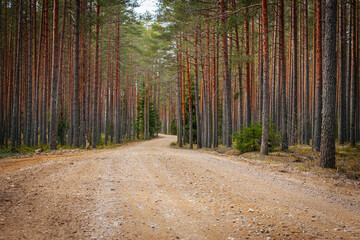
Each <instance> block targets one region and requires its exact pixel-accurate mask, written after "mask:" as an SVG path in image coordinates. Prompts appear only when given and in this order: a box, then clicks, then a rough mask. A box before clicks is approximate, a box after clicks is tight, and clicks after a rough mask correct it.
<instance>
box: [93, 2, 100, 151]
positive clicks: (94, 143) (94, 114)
mask: <svg viewBox="0 0 360 240" xmlns="http://www.w3.org/2000/svg"><path fill="white" fill-rule="evenodd" d="M99 17H100V5H99V3H97V6H96V27H95V39H96V40H95V41H96V42H95V78H94V97H93V101H94V105H93V127H92V147H93V148H96V144H97V142H98V137H99V136H98V132H97V122H98V119H97V118H98V114H97V113H98V88H99V86H98V85H99V33H100V23H99V21H100V19H99Z"/></svg>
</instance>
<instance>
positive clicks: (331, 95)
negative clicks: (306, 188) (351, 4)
mask: <svg viewBox="0 0 360 240" xmlns="http://www.w3.org/2000/svg"><path fill="white" fill-rule="evenodd" d="M324 7H325V24H324V28H325V29H324V30H325V34H324V37H325V38H324V74H323V76H324V79H323V80H324V82H323V83H324V85H323V99H322V100H323V108H322V116H323V119H322V126H321V133H322V134H321V147H320V166H321V167H324V168H335V135H336V126H335V124H336V111H335V105H336V76H337V73H336V70H337V54H336V20H337V0H326V2H325V6H324Z"/></svg>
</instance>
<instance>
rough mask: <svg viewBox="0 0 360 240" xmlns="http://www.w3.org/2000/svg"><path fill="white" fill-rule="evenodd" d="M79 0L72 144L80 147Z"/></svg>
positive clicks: (77, 7)
mask: <svg viewBox="0 0 360 240" xmlns="http://www.w3.org/2000/svg"><path fill="white" fill-rule="evenodd" d="M79 30H80V0H76V9H75V53H74V54H75V56H74V60H75V61H74V108H73V136H74V141H73V144H74V146H75V147H80V139H79V136H80V102H79V97H80V96H79V82H80V80H79V68H80V65H79V45H80V41H79V35H80V32H79Z"/></svg>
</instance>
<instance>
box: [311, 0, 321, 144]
mask: <svg viewBox="0 0 360 240" xmlns="http://www.w3.org/2000/svg"><path fill="white" fill-rule="evenodd" d="M321 8H322V6H321V0H317V5H316V16H317V17H316V89H315V129H314V131H315V133H314V140H313V148H314V150H315V151H320V143H321V120H322V119H321V109H322V34H321V33H322V26H321V25H322V23H321V13H322V12H321Z"/></svg>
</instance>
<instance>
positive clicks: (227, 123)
mask: <svg viewBox="0 0 360 240" xmlns="http://www.w3.org/2000/svg"><path fill="white" fill-rule="evenodd" d="M226 11H227V1H226V0H221V23H222V24H223V25H226V22H227V16H226V15H225V13H226ZM222 43H223V46H222V49H223V64H224V70H223V71H224V127H225V133H224V139H225V142H224V145H226V146H227V147H231V146H232V138H231V135H232V129H231V127H232V123H231V120H232V119H231V78H230V76H229V62H228V42H227V31H226V30H223V33H222Z"/></svg>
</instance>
